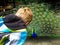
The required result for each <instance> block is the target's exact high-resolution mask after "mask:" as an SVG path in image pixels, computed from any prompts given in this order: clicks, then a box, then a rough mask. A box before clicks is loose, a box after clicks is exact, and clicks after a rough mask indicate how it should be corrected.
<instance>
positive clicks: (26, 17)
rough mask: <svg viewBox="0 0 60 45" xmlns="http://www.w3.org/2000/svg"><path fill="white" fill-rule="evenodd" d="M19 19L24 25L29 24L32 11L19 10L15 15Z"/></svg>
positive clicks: (27, 9) (26, 8)
mask: <svg viewBox="0 0 60 45" xmlns="http://www.w3.org/2000/svg"><path fill="white" fill-rule="evenodd" d="M15 15H17V16H18V17H20V18H21V19H22V20H23V21H24V22H25V23H26V24H29V23H30V22H31V20H32V11H31V9H30V8H28V7H25V8H20V9H19V10H18V11H17V13H16V14H15Z"/></svg>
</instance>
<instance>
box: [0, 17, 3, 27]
mask: <svg viewBox="0 0 60 45" xmlns="http://www.w3.org/2000/svg"><path fill="white" fill-rule="evenodd" d="M2 25H3V19H2V18H0V27H1V26H2Z"/></svg>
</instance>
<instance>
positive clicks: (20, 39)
mask: <svg viewBox="0 0 60 45" xmlns="http://www.w3.org/2000/svg"><path fill="white" fill-rule="evenodd" d="M5 33H6V34H5ZM2 34H3V36H2ZM0 36H1V37H2V38H1V39H0V44H1V45H23V43H24V42H25V40H26V36H27V31H26V29H20V30H11V29H9V28H8V27H7V26H6V25H5V24H4V21H3V19H2V18H0Z"/></svg>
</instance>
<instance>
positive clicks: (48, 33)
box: [0, 0, 60, 45]
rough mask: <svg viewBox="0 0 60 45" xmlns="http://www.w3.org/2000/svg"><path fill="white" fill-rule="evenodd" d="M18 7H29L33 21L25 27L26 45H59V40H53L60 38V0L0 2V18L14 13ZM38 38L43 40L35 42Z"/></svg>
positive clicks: (13, 0) (2, 0) (3, 0)
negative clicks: (26, 33)
mask: <svg viewBox="0 0 60 45" xmlns="http://www.w3.org/2000/svg"><path fill="white" fill-rule="evenodd" d="M20 7H29V8H30V9H31V10H32V12H33V20H32V21H31V23H30V24H29V25H28V26H27V30H28V37H27V40H28V39H29V41H26V43H25V44H26V45H30V44H31V45H44V44H45V45H52V43H53V44H54V45H60V43H59V42H60V39H56V40H53V39H54V38H60V0H0V17H4V16H6V15H8V14H14V13H16V11H17V10H18V9H19V8H20ZM47 37H48V38H49V39H47ZM36 38H37V39H36ZM40 38H42V39H44V40H43V41H42V40H41V41H37V40H40ZM50 38H53V39H50ZM30 39H31V40H32V41H33V42H32V41H31V40H30ZM46 39H47V40H49V41H47V40H46ZM52 40H53V41H52ZM34 41H35V42H38V44H37V43H36V44H34ZM45 41H46V42H45ZM54 41H55V42H54ZM27 42H28V43H27ZM40 42H41V43H40ZM51 42H52V43H51ZM55 43H57V44H55Z"/></svg>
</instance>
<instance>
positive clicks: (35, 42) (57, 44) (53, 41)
mask: <svg viewBox="0 0 60 45" xmlns="http://www.w3.org/2000/svg"><path fill="white" fill-rule="evenodd" d="M24 45H60V38H41V39H27V40H26V42H25V43H24Z"/></svg>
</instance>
